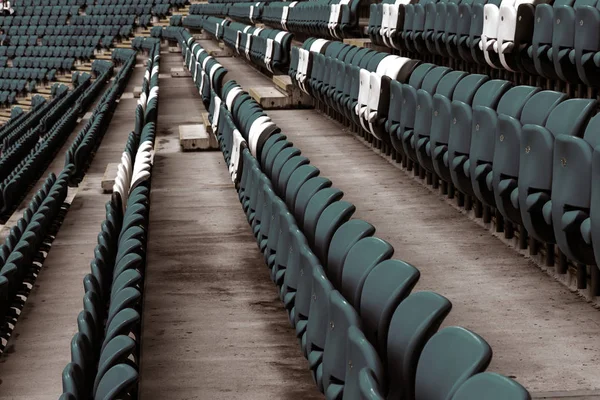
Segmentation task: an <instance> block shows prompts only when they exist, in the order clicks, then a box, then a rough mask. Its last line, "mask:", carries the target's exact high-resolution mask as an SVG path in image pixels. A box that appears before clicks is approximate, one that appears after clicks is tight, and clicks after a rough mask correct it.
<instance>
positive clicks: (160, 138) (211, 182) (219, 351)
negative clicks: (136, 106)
mask: <svg viewBox="0 0 600 400" xmlns="http://www.w3.org/2000/svg"><path fill="white" fill-rule="evenodd" d="M161 57H162V58H161V70H169V68H170V67H171V66H175V65H177V64H180V63H181V56H179V55H177V54H164V53H163V54H162V56H161ZM160 88H161V89H160V100H159V102H160V107H159V116H158V135H157V151H156V154H155V164H154V169H153V178H152V198H151V200H152V208H151V210H150V232H149V243H148V263H147V268H146V282H145V295H144V296H145V297H144V317H143V329H142V360H141V382H140V398H141V399H144V400H159V399H161V400H162V399H173V400H175V399H181V400H183V399H186V400H191V399H203V400H204V399H211V400H220V399H228V400H232V399H255V400H266V399H290V400H291V399H320V398H322V395H320V393H319V392H318V391H317V390H316V387H315V386H314V384H313V383H312V380H311V377H310V373H309V371H308V365H307V363H306V361H305V359H304V358H303V357H302V355H301V351H300V347H299V345H298V342H297V340H296V337H295V335H294V333H293V331H292V329H291V328H290V326H289V323H288V320H287V315H286V313H285V310H284V309H283V307H282V305H281V302H280V301H279V299H278V297H277V293H276V291H275V288H274V286H273V284H272V283H271V280H270V278H269V274H268V269H267V268H266V267H265V264H264V261H263V259H262V255H261V253H260V252H259V251H258V249H257V247H256V242H255V240H254V237H253V236H252V234H251V231H250V228H249V226H248V223H247V222H246V219H245V216H244V213H243V211H242V209H241V206H240V203H239V201H238V198H237V192H236V191H235V189H234V188H233V185H232V183H231V180H230V177H229V173H228V172H227V168H226V166H225V162H224V161H223V156H222V154H221V153H220V152H218V151H213V152H194V153H182V152H181V150H180V148H179V140H178V126H179V125H180V124H189V123H198V122H200V121H201V114H200V113H201V111H203V110H204V107H203V105H202V103H201V101H200V99H199V96H198V94H197V92H196V91H195V90H193V83H192V81H191V80H190V79H183V78H165V79H161V80H160Z"/></svg>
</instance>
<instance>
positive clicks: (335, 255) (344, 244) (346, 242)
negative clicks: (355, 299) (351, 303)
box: [326, 219, 375, 287]
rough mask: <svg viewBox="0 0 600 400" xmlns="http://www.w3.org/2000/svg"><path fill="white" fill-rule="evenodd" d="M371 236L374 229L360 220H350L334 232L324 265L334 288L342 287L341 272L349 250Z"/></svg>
mask: <svg viewBox="0 0 600 400" xmlns="http://www.w3.org/2000/svg"><path fill="white" fill-rule="evenodd" d="M373 234H375V227H374V226H373V225H371V224H369V223H368V222H366V221H363V220H360V219H353V220H350V221H348V222H346V223H345V224H343V225H342V226H340V227H339V228H338V229H337V230H336V231H335V233H334V234H333V237H332V238H331V241H330V244H329V250H328V253H327V264H326V271H327V276H328V277H329V279H330V280H331V283H332V284H333V285H334V286H335V287H341V285H342V271H343V268H344V262H345V261H346V257H347V255H348V252H349V251H350V249H351V248H352V247H353V246H354V245H355V244H356V243H357V242H358V241H359V240H361V239H363V238H366V237H369V236H373Z"/></svg>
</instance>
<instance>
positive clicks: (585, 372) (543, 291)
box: [219, 57, 600, 395]
mask: <svg viewBox="0 0 600 400" xmlns="http://www.w3.org/2000/svg"><path fill="white" fill-rule="evenodd" d="M219 62H220V63H221V64H222V65H223V66H224V67H225V68H228V69H229V70H230V71H233V73H230V74H229V75H228V76H229V77H230V78H233V79H235V80H236V81H237V82H238V83H239V84H240V85H242V87H244V89H245V90H246V91H248V90H249V89H250V88H251V87H253V86H255V85H261V84H265V82H267V84H272V82H270V81H268V80H267V79H266V78H265V77H264V75H262V74H260V73H259V72H258V71H256V70H255V69H253V68H252V67H251V66H249V65H248V64H246V63H245V62H243V60H240V59H239V58H231V57H221V58H219ZM268 114H269V116H270V117H271V118H272V119H273V121H274V122H275V123H276V124H277V125H278V126H279V127H280V128H281V131H282V133H284V134H285V135H287V136H288V139H289V140H290V141H291V142H293V143H294V144H295V145H296V146H297V147H298V148H300V149H302V151H303V155H304V156H306V157H308V158H309V159H310V160H311V163H312V164H314V165H316V166H318V168H319V169H320V170H321V175H323V176H328V177H330V179H331V180H332V182H333V185H334V186H335V187H337V188H339V189H341V190H342V191H343V192H344V193H345V196H344V199H345V200H347V201H350V202H352V203H353V204H355V205H356V208H357V212H356V214H355V217H356V218H362V219H365V220H367V221H369V222H371V223H372V224H373V225H374V226H377V235H378V236H379V237H381V238H382V239H385V240H387V241H389V242H390V243H391V244H392V245H393V246H394V248H395V249H396V253H395V255H396V256H397V257H400V258H402V259H404V260H406V261H408V262H411V263H413V264H414V265H415V266H417V267H418V268H419V269H420V270H421V280H420V283H419V284H418V285H417V288H416V290H435V291H437V292H439V293H440V294H442V295H444V296H447V297H448V298H450V299H452V302H453V304H454V308H453V310H454V311H453V313H452V314H451V315H450V317H449V318H448V319H447V320H446V325H452V324H458V323H460V325H462V326H464V327H466V328H468V329H472V330H474V331H476V332H478V333H479V334H481V335H482V336H483V337H485V338H486V340H488V342H489V343H490V345H491V346H492V348H493V349H494V352H495V354H496V356H495V357H494V359H493V361H492V364H491V365H490V369H493V370H495V371H498V372H500V373H502V374H505V375H507V376H511V377H516V379H517V380H518V381H519V382H520V383H522V384H523V385H524V386H525V387H527V388H528V389H529V390H530V391H531V392H532V394H535V392H544V393H546V392H562V393H565V392H570V391H584V392H583V393H584V394H587V395H593V394H595V392H593V391H596V390H598V389H600V377H599V376H598V374H597V371H596V369H595V368H594V365H595V360H597V358H598V355H599V354H600V345H598V344H597V343H595V341H593V337H594V335H597V334H599V333H600V326H599V325H598V323H597V321H598V311H597V310H595V309H594V308H593V307H592V306H590V305H589V304H586V302H585V301H584V300H583V299H581V298H580V297H578V296H577V295H576V294H572V293H570V292H569V291H568V290H567V289H566V288H565V287H564V286H562V285H561V284H559V283H558V282H556V281H553V280H552V278H551V277H549V276H547V275H546V274H545V273H544V272H542V271H541V270H539V269H538V268H537V267H536V266H535V265H533V264H532V263H531V262H529V261H527V260H526V259H524V258H523V257H522V256H520V255H519V254H517V253H515V252H514V250H513V249H510V248H507V247H506V246H505V245H504V244H503V243H502V242H501V241H499V240H498V239H496V238H494V237H493V236H492V235H490V234H489V232H487V231H484V230H483V229H481V228H480V227H479V226H478V225H476V224H475V223H474V222H472V221H470V220H469V219H468V218H466V217H465V216H464V215H462V214H461V213H460V212H458V211H457V210H455V209H453V208H452V207H450V206H449V205H447V204H445V203H444V202H443V200H442V198H440V197H438V196H437V195H435V194H433V193H431V192H430V191H429V190H428V189H427V188H426V187H424V186H422V185H421V184H420V183H418V182H416V181H415V180H414V179H412V177H411V176H410V173H409V174H407V173H405V172H404V171H401V170H399V169H397V168H395V167H394V166H392V165H390V164H389V163H388V161H386V160H384V159H383V158H382V157H380V156H379V155H377V154H376V153H374V152H373V151H371V150H370V149H368V148H366V147H365V146H364V145H363V144H362V143H361V142H360V141H359V140H358V139H355V138H354V137H353V136H352V134H351V133H349V132H347V131H346V130H345V128H344V127H343V126H341V125H340V124H338V123H336V122H334V121H333V120H331V119H330V118H328V117H326V116H323V115H322V114H320V113H319V112H317V111H315V110H281V111H268ZM453 238H454V239H455V240H453ZM465 282H471V286H470V289H469V290H465V289H464V285H465ZM565 367H568V369H569V374H564V373H563V371H564V368H565Z"/></svg>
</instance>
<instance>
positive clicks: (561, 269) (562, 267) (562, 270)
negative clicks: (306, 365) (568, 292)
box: [556, 249, 569, 275]
mask: <svg viewBox="0 0 600 400" xmlns="http://www.w3.org/2000/svg"><path fill="white" fill-rule="evenodd" d="M568 268H569V261H568V260H567V256H565V255H564V254H563V253H562V251H560V249H558V264H557V265H556V273H557V274H561V275H562V274H566V273H567V269H568Z"/></svg>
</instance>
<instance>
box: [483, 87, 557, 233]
mask: <svg viewBox="0 0 600 400" xmlns="http://www.w3.org/2000/svg"><path fill="white" fill-rule="evenodd" d="M566 98H567V96H566V95H565V94H564V93H560V92H553V91H550V90H544V91H541V92H538V93H536V94H534V95H533V96H532V97H531V98H530V99H529V100H528V101H527V103H526V104H525V106H524V107H523V110H522V112H521V114H520V117H519V118H514V117H512V116H510V115H506V114H500V115H498V127H497V129H496V138H495V141H496V144H495V146H494V159H493V165H494V167H493V168H492V188H493V192H494V197H495V203H496V208H497V209H498V211H500V213H501V214H502V216H504V218H507V219H508V220H509V221H511V222H513V223H515V224H518V225H520V224H521V223H522V221H521V212H520V210H519V207H518V206H519V203H518V201H517V202H516V203H513V202H512V201H511V196H513V192H514V193H515V194H514V197H515V199H518V188H517V187H518V182H519V159H520V157H519V149H520V148H521V136H522V131H523V126H525V125H529V124H532V125H544V124H545V123H546V119H547V118H548V116H549V115H550V113H551V112H552V110H553V109H554V108H555V107H556V106H557V105H558V104H560V102H562V101H563V100H565V99H566Z"/></svg>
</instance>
